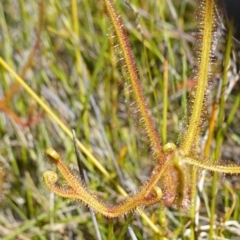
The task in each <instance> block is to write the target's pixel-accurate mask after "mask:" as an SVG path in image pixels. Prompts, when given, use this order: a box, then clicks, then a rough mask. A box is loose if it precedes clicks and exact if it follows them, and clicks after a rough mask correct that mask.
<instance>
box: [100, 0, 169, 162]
mask: <svg viewBox="0 0 240 240" xmlns="http://www.w3.org/2000/svg"><path fill="white" fill-rule="evenodd" d="M104 3H105V5H106V8H107V12H108V14H109V17H110V19H111V21H112V23H113V26H114V29H115V32H116V35H117V38H118V41H119V45H120V48H121V51H122V54H123V58H124V61H125V64H126V68H127V72H128V75H129V79H130V82H131V84H132V89H133V93H134V96H135V100H136V103H137V105H138V108H139V111H140V113H141V116H142V120H143V122H144V125H145V128H146V131H147V134H148V136H149V139H150V143H151V147H152V148H153V151H154V153H155V155H156V157H157V159H158V161H160V162H161V163H164V162H165V161H166V158H165V156H164V154H163V152H162V147H161V143H160V139H159V136H158V134H157V132H156V130H155V125H154V122H153V120H152V118H151V113H150V111H149V108H148V106H147V103H146V100H145V98H144V94H143V89H142V86H141V84H140V81H139V75H138V70H137V67H136V64H135V61H134V58H133V53H132V50H131V47H130V43H129V40H128V38H127V34H126V31H125V29H124V26H123V22H122V19H121V18H120V16H119V15H117V14H116V12H115V10H114V7H113V5H112V3H111V2H110V1H109V0H104Z"/></svg>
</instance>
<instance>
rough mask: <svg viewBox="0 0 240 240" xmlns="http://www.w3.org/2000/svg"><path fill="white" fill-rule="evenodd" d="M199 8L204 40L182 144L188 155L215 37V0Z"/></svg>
mask: <svg viewBox="0 0 240 240" xmlns="http://www.w3.org/2000/svg"><path fill="white" fill-rule="evenodd" d="M200 8H203V9H199V12H200V14H203V22H202V29H200V32H201V31H202V32H203V33H202V36H200V40H202V43H201V47H200V54H199V58H200V59H199V68H198V73H197V87H196V93H195V96H194V102H193V107H192V113H191V117H190V122H189V127H188V129H187V133H186V135H185V137H184V141H183V143H182V145H181V149H182V150H183V152H184V153H185V154H186V155H188V154H189V153H190V151H191V150H192V146H193V143H194V141H195V140H196V139H197V133H198V132H199V125H200V120H201V114H202V108H203V103H204V95H205V91H206V88H207V83H208V79H209V76H210V71H211V54H212V46H213V37H214V18H215V10H214V0H205V2H204V3H202V5H201V7H200Z"/></svg>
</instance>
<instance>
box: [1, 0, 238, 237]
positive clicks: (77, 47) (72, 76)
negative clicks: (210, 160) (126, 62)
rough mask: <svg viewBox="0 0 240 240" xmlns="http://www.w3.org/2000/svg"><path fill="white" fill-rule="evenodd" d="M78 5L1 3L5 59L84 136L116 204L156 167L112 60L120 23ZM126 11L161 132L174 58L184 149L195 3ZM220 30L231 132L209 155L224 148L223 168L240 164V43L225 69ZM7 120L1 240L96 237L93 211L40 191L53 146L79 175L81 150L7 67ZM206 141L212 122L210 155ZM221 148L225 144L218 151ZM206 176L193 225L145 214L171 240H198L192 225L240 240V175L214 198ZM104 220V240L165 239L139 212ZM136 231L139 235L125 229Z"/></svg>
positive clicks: (171, 118) (172, 93)
mask: <svg viewBox="0 0 240 240" xmlns="http://www.w3.org/2000/svg"><path fill="white" fill-rule="evenodd" d="M75 3H76V2H75V1H74V0H72V1H54V0H53V1H49V0H48V1H39V3H38V2H37V1H23V0H18V1H15V0H3V1H1V2H0V56H1V57H2V58H3V59H4V60H5V61H6V62H7V63H8V65H9V66H10V67H11V69H13V70H14V71H16V72H17V73H18V74H19V75H20V76H21V77H22V78H23V79H24V80H25V81H26V83H27V84H28V85H29V86H30V87H31V89H32V90H33V91H34V92H35V93H36V94H37V95H38V96H40V97H41V99H43V100H44V102H45V103H46V104H47V105H48V106H49V107H50V108H51V110H52V111H53V112H54V113H55V114H56V115H57V116H58V117H59V119H60V120H61V121H62V122H63V123H64V124H65V125H66V126H67V127H68V128H69V129H75V131H76V136H77V138H78V139H79V140H80V141H81V143H82V144H83V145H84V146H85V147H86V148H87V149H88V150H89V151H90V152H91V153H92V154H93V155H94V156H95V157H96V159H97V160H98V162H99V163H100V164H101V165H102V166H103V167H104V169H105V170H106V171H107V172H108V174H109V177H106V176H105V175H104V174H102V173H101V171H99V168H98V167H96V165H95V164H94V163H93V162H92V161H91V159H89V157H88V156H86V154H84V153H82V156H81V160H82V162H83V164H84V168H85V170H86V172H87V176H88V179H89V182H88V185H89V187H90V188H91V189H93V190H95V191H97V192H98V193H99V196H100V197H101V198H102V199H103V200H104V201H107V202H109V203H111V202H117V201H119V200H121V199H122V197H121V195H120V194H119V193H118V191H117V187H116V184H120V185H121V186H122V188H124V189H125V191H127V192H128V193H131V192H134V190H136V188H137V187H138V186H140V185H141V183H142V182H144V181H145V180H146V178H147V176H148V174H149V172H150V170H151V169H152V167H153V163H152V162H151V161H150V159H149V146H148V143H147V139H144V129H139V128H138V124H137V122H138V121H139V119H138V115H137V114H136V113H134V112H135V111H134V110H135V109H134V105H133V107H132V106H131V98H130V99H129V94H128V93H126V91H125V89H127V86H126V84H125V82H124V79H122V76H121V71H120V70H119V64H118V63H119V62H118V60H117V59H116V57H115V56H114V45H113V44H112V43H113V42H112V38H111V34H112V31H111V24H110V23H109V19H108V18H107V16H106V14H105V10H104V7H103V4H102V2H101V1H89V0H79V1H77V7H76V6H75V5H74V4H75ZM116 4H117V6H118V12H119V13H120V15H121V16H122V17H123V19H124V22H125V25H126V28H127V30H128V34H129V38H130V42H131V46H132V49H133V52H134V55H135V59H136V63H137V66H138V69H139V75H140V77H141V83H142V85H143V88H144V90H145V94H146V97H147V100H148V103H149V105H150V107H151V111H152V115H153V117H154V120H155V121H156V124H157V127H158V129H159V132H160V134H161V132H162V126H163V122H162V108H163V90H164V89H163V68H164V67H163V66H164V64H163V63H164V59H165V56H166V55H164V53H166V52H167V56H168V58H167V59H168V63H169V68H168V69H169V82H168V87H169V88H168V94H169V98H168V121H167V141H169V142H171V141H173V142H177V141H176V139H178V138H179V134H180V135H181V133H183V132H184V129H185V125H184V121H185V120H186V118H187V104H188V101H187V96H188V92H189V89H190V87H191V84H192V77H193V74H192V70H193V68H194V61H193V60H194V58H193V54H192V49H193V47H194V43H195V40H194V34H195V33H196V26H197V19H195V14H194V13H195V9H196V4H197V2H196V1H193V0H192V1H171V0H161V1H153V0H149V1H144V0H139V1H135V0H131V1H130V3H129V4H128V1H117V2H116ZM76 10H77V11H76ZM76 12H77V13H78V16H76V15H75V14H74V13H76ZM219 16H221V13H220V14H219ZM76 17H77V19H78V21H76ZM218 22H219V36H220V38H219V41H218V48H217V49H216V58H217V63H218V65H217V67H216V69H215V74H214V79H213V83H212V85H213V87H212V101H216V102H217V101H218V96H219V95H221V83H222V78H223V69H224V68H225V69H226V70H227V84H226V88H225V90H226V91H225V93H224V94H225V95H224V97H225V100H226V102H225V103H224V104H223V105H222V106H221V109H222V110H223V113H224V115H223V122H221V123H220V124H218V125H217V128H216V129H215V131H214V139H213V141H212V144H211V146H212V150H213V149H214V148H215V147H216V146H217V147H218V148H219V149H220V150H221V152H220V158H221V159H223V160H225V159H226V160H230V161H235V162H236V161H238V162H239V161H240V130H239V121H240V108H239V101H240V100H239V99H240V93H239V82H238V79H239V72H238V59H239V56H238V52H237V45H238V43H236V42H234V40H233V42H232V43H233V47H232V50H231V52H230V55H231V59H230V63H229V65H228V66H227V67H226V66H225V65H224V58H225V52H226V51H225V49H226V39H227V36H228V31H227V29H228V22H225V21H223V22H222V19H220V17H219V19H218ZM77 23H78V24H79V25H77ZM219 86H220V87H219ZM219 91H220V93H219ZM0 110H1V112H0V136H1V140H0V164H1V168H0V169H1V171H0V193H1V199H0V237H1V239H97V237H96V232H95V231H96V227H94V224H93V221H92V219H91V214H90V212H89V210H88V209H86V208H85V207H84V206H83V205H82V204H81V203H76V202H70V203H69V202H68V201H66V200H64V199H61V198H58V197H54V196H53V195H52V194H51V193H50V192H49V191H48V189H47V188H46V187H45V186H44V185H43V182H42V174H43V172H44V171H46V170H47V169H50V168H54V166H52V165H50V163H49V161H47V159H46V157H45V155H44V151H45V149H46V148H47V147H49V146H51V147H53V148H54V149H56V150H57V151H58V152H59V153H60V154H61V155H62V156H63V157H64V159H65V163H66V164H67V165H70V166H71V165H77V162H76V155H75V151H74V145H73V141H72V140H71V139H70V138H69V137H68V136H67V135H66V134H65V133H64V132H63V131H62V129H61V128H60V127H59V125H58V124H57V123H56V121H55V120H53V119H52V118H50V117H49V116H48V114H46V113H45V112H44V111H43V109H42V107H40V106H39V105H38V104H37V103H36V102H35V101H34V99H33V98H32V97H31V96H30V95H29V94H27V92H26V91H25V90H23V88H22V87H21V86H19V85H18V84H17V83H16V82H15V79H14V78H13V77H12V75H10V74H9V72H7V71H6V70H5V69H4V68H3V67H2V66H1V67H0ZM233 110H234V111H233ZM211 112H212V104H211V102H209V113H211ZM231 114H232V115H231ZM206 134H207V124H206V127H205V130H203V132H202V136H203V137H202V140H201V145H200V146H199V152H203V149H204V143H205V140H206ZM217 138H220V140H219V141H218V142H217V144H216V141H215V139H217ZM72 168H74V166H72ZM74 171H75V170H74ZM77 174H78V173H77V172H76V175H77ZM201 176H202V177H201ZM200 177H201V179H200V180H201V181H199V188H198V199H197V201H198V205H197V206H198V213H197V214H196V216H195V219H192V221H191V218H190V213H189V212H188V211H184V212H183V211H181V210H179V209H168V208H164V207H163V206H154V207H151V208H146V209H144V210H143V211H144V213H145V214H146V215H147V216H148V217H149V220H150V221H151V222H152V223H153V224H154V225H155V226H156V227H157V228H158V229H160V233H161V234H163V235H164V236H165V237H166V238H170V239H189V238H190V227H192V225H194V227H195V230H196V235H195V238H196V239H204V238H205V239H208V238H212V237H213V234H214V235H216V236H219V239H220V238H221V239H234V238H235V239H238V237H239V236H240V231H239V229H240V222H239V219H240V203H239V196H240V185H239V176H236V175H232V176H228V175H225V176H220V177H215V179H216V188H214V191H213V189H212V185H213V183H212V174H211V173H205V172H204V174H203V175H201V174H200ZM203 182H204V185H203V187H202V183H203ZM213 206H214V210H211V208H212V207H213ZM211 216H213V218H211ZM210 219H213V220H214V233H212V232H210V234H211V235H210V236H209V228H210V227H209V226H210V222H211V221H210ZM96 220H97V226H98V228H99V231H100V234H101V238H102V239H136V238H137V239H162V236H160V235H159V234H157V233H156V232H155V231H154V229H152V228H151V227H149V224H148V223H147V222H146V221H145V220H143V219H142V218H141V217H140V216H139V215H138V214H137V213H134V214H133V215H132V216H131V214H129V216H128V217H127V218H120V219H116V220H113V221H112V222H111V221H108V220H106V219H105V218H103V217H102V216H101V215H98V214H96ZM129 223H130V224H131V228H129V229H130V230H127V227H128V224H129ZM134 237H135V238H134Z"/></svg>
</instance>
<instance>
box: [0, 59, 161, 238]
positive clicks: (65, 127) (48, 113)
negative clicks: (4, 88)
mask: <svg viewBox="0 0 240 240" xmlns="http://www.w3.org/2000/svg"><path fill="white" fill-rule="evenodd" d="M0 65H2V67H4V68H5V69H6V70H7V71H8V72H9V73H10V74H11V75H12V76H13V77H14V78H15V79H16V80H17V81H18V82H19V84H20V85H21V86H22V87H23V88H24V89H25V90H26V92H27V93H28V94H29V95H30V96H31V97H32V98H33V99H34V100H35V101H36V102H37V103H38V104H39V105H40V106H41V108H42V109H43V110H44V111H45V112H46V113H47V115H48V116H49V117H50V118H52V119H53V121H54V122H56V123H57V124H58V125H59V127H60V128H61V130H62V131H63V132H64V133H65V134H66V135H67V136H68V137H69V138H70V139H71V140H72V132H71V130H70V129H68V127H67V126H66V125H65V124H64V123H63V122H62V121H61V120H60V119H59V118H58V117H57V115H56V114H55V113H54V112H53V111H52V110H51V109H50V108H49V107H48V106H47V105H46V103H44V101H43V100H42V99H41V98H40V97H39V96H38V95H37V94H36V93H35V92H34V91H33V90H32V89H31V88H30V87H29V86H28V85H27V84H26V83H25V82H24V80H23V79H22V78H21V77H19V75H18V74H17V73H16V72H15V71H14V70H13V69H12V68H11V67H10V66H9V65H8V64H7V63H6V62H5V61H4V60H3V58H1V57H0ZM77 144H78V147H79V148H80V150H81V151H82V152H83V153H84V154H85V155H86V156H87V157H88V158H89V160H90V161H92V162H93V164H94V165H95V166H96V167H97V168H98V170H99V171H100V172H101V173H102V174H103V175H104V176H105V177H107V178H108V179H111V176H110V174H109V173H108V172H107V170H106V169H105V168H104V167H103V166H102V165H101V164H100V163H99V162H98V161H97V159H96V158H95V157H94V156H93V155H92V154H91V153H90V151H89V150H88V149H87V148H86V147H85V146H84V145H83V144H82V143H81V142H80V141H79V140H77ZM114 185H115V186H116V189H117V190H118V191H119V192H120V193H121V194H122V195H123V196H125V197H126V196H127V193H126V192H125V191H124V189H123V188H122V187H121V186H120V185H118V184H116V183H114ZM139 214H140V215H141V217H142V218H143V219H144V221H145V222H146V223H147V224H148V225H149V226H150V227H151V228H152V229H153V231H154V232H155V233H159V229H158V227H157V226H155V225H154V224H153V222H152V221H151V220H150V219H149V218H148V216H147V215H146V214H145V213H143V212H139Z"/></svg>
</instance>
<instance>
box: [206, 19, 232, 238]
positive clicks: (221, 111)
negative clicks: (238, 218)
mask: <svg viewBox="0 0 240 240" xmlns="http://www.w3.org/2000/svg"><path fill="white" fill-rule="evenodd" d="M232 35H233V23H232V22H231V23H230V26H229V31H228V34H227V46H226V53H225V59H224V71H223V80H222V90H221V97H220V103H219V115H218V123H217V127H218V129H219V130H218V133H217V139H216V148H215V154H214V161H217V160H218V159H219V158H220V156H221V154H220V152H221V144H222V139H223V135H222V134H223V131H222V127H221V126H222V124H223V122H224V107H225V91H226V87H227V72H228V67H229V62H230V55H231V47H232ZM217 181H218V173H216V172H215V173H214V174H213V180H212V191H211V203H210V204H211V207H210V211H211V216H210V229H209V238H210V239H213V238H214V222H215V211H216V195H217Z"/></svg>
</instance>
